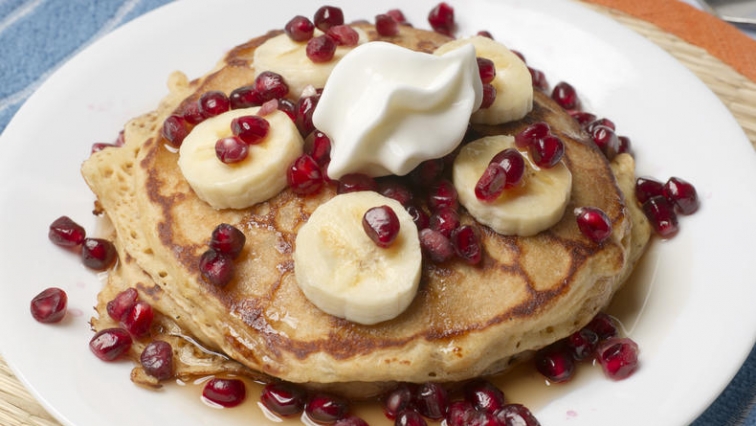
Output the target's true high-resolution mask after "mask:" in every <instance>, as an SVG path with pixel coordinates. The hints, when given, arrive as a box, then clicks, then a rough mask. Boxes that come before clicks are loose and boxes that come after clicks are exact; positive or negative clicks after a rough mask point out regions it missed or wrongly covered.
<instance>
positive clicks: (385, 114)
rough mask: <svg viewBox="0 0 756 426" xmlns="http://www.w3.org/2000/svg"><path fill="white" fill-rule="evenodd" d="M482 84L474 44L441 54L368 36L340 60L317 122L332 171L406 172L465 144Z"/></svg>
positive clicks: (338, 174) (315, 116)
mask: <svg viewBox="0 0 756 426" xmlns="http://www.w3.org/2000/svg"><path fill="white" fill-rule="evenodd" d="M482 92H483V89H482V84H481V81H480V76H479V73H478V65H477V61H476V54H475V49H474V47H473V46H470V45H466V46H461V47H460V48H459V49H455V50H452V51H450V52H447V53H446V54H444V55H441V56H435V55H431V54H428V53H422V52H416V51H413V50H410V49H406V48H403V47H400V46H396V45H394V44H390V43H385V42H370V43H365V44H363V45H361V46H359V47H356V48H355V49H354V50H352V51H351V52H349V53H348V54H346V55H345V56H344V57H343V58H342V59H341V61H340V62H339V63H338V65H336V67H334V69H333V72H332V73H331V75H330V77H329V78H328V81H327V82H326V84H325V87H324V88H323V93H322V96H321V98H320V101H319V102H318V107H317V108H316V109H315V112H314V114H313V117H312V118H313V123H314V124H315V127H316V128H317V129H318V130H320V131H322V132H323V133H325V134H326V135H328V137H329V138H330V139H331V145H332V147H331V162H330V164H329V166H328V176H329V177H330V178H332V179H339V178H341V177H342V176H344V175H346V174H349V173H364V174H367V175H369V176H373V177H378V176H385V175H390V174H394V175H400V176H401V175H405V174H407V173H409V172H410V171H411V170H412V169H414V168H415V167H416V166H417V165H418V164H420V163H421V162H423V161H425V160H429V159H432V158H440V157H443V156H444V155H446V154H448V153H450V152H452V151H453V150H454V149H455V148H456V147H457V145H459V143H460V141H461V140H462V138H463V136H464V135H465V132H466V130H467V126H468V123H469V121H470V115H471V114H472V113H473V112H475V111H476V110H477V109H478V108H479V107H480V103H481V101H482V97H483V94H482Z"/></svg>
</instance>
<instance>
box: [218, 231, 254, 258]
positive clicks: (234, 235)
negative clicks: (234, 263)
mask: <svg viewBox="0 0 756 426" xmlns="http://www.w3.org/2000/svg"><path fill="white" fill-rule="evenodd" d="M246 242H247V237H246V236H245V235H244V233H243V232H242V231H240V230H239V229H238V228H236V227H235V226H233V225H229V224H227V223H221V224H220V225H218V226H216V227H215V229H214V230H213V233H212V235H211V237H210V244H209V246H210V248H211V249H213V250H215V251H217V252H219V253H223V254H226V255H228V256H230V257H231V258H232V259H236V258H237V257H239V254H240V253H241V251H242V249H243V248H244V243H246Z"/></svg>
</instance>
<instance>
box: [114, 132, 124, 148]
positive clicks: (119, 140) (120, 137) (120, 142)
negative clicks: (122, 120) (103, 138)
mask: <svg viewBox="0 0 756 426" xmlns="http://www.w3.org/2000/svg"><path fill="white" fill-rule="evenodd" d="M113 145H115V146H124V145H126V135H125V134H124V131H123V130H121V131H120V132H118V136H117V137H116V140H115V141H114V142H113Z"/></svg>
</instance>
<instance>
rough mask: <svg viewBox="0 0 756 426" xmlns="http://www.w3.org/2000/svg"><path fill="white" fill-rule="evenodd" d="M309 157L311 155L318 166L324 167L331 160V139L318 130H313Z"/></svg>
mask: <svg viewBox="0 0 756 426" xmlns="http://www.w3.org/2000/svg"><path fill="white" fill-rule="evenodd" d="M310 157H312V158H313V160H315V162H316V163H318V165H319V166H320V167H324V166H325V165H326V164H328V163H329V162H330V161H331V139H330V138H329V137H328V136H326V134H325V133H323V132H321V131H320V130H315V133H314V137H313V139H312V149H310Z"/></svg>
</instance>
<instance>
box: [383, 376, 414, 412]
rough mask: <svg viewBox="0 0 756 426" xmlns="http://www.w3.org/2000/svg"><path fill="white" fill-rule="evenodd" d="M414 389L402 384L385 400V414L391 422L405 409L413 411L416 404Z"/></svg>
mask: <svg viewBox="0 0 756 426" xmlns="http://www.w3.org/2000/svg"><path fill="white" fill-rule="evenodd" d="M413 398H414V389H413V388H412V387H411V386H410V385H409V384H407V383H402V384H400V385H399V386H397V387H396V389H394V390H392V391H391V392H389V393H388V395H386V396H385V397H384V398H383V413H384V414H385V415H386V417H388V418H389V419H391V420H394V419H396V416H397V415H398V414H399V413H400V412H402V411H404V410H405V409H408V408H409V409H411V408H412V407H413V403H414V399H413Z"/></svg>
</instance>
